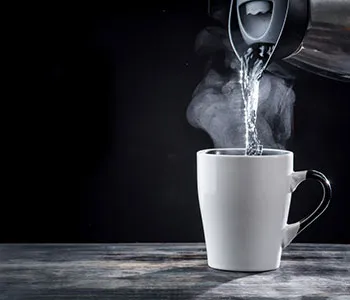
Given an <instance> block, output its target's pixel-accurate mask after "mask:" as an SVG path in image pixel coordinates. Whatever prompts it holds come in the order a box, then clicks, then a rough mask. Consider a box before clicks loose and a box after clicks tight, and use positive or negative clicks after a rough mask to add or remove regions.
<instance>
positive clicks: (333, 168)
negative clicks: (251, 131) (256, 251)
mask: <svg viewBox="0 0 350 300" xmlns="http://www.w3.org/2000/svg"><path fill="white" fill-rule="evenodd" d="M123 5H126V8H121V7H118V6H116V8H112V7H109V8H106V9H104V10H97V9H96V10H95V11H94V10H93V9H88V10H86V11H84V12H82V11H78V10H68V9H66V8H61V9H60V10H59V8H57V9H56V8H51V9H47V10H46V13H45V14H41V13H39V12H37V13H36V14H35V15H32V16H33V17H32V18H29V19H28V21H26V22H22V21H21V29H20V33H19V35H18V36H16V37H14V38H13V40H14V42H16V43H15V45H16V46H13V53H12V54H13V56H14V58H13V61H10V62H11V63H12V62H13V63H14V64H13V67H12V72H10V73H9V75H8V76H14V77H13V78H14V82H15V87H14V89H13V90H12V93H13V95H14V96H13V99H14V100H13V102H12V103H13V104H14V106H15V108H14V116H13V117H12V118H13V122H12V123H11V124H12V125H11V126H12V127H13V129H14V131H13V132H14V134H13V135H12V140H13V145H16V146H12V147H10V151H12V152H14V154H15V158H14V159H13V160H10V164H11V166H12V167H11V169H12V173H11V174H12V175H8V176H7V177H9V178H10V179H14V182H15V184H14V186H13V187H12V186H11V188H10V189H9V194H7V196H6V197H5V196H4V197H3V199H2V201H1V207H0V214H1V215H0V220H1V224H0V225H1V228H2V229H1V236H0V241H1V242H195V241H203V232H202V224H201V219H200V212H199V206H198V200H197V194H196V165H195V153H196V151H198V150H200V149H204V148H209V147H212V142H211V140H210V138H209V137H208V135H207V134H206V133H204V132H202V131H200V130H198V129H195V128H193V127H191V126H190V125H189V124H188V122H187V120H186V108H187V106H188V104H189V103H190V101H191V96H192V92H193V90H194V89H195V87H196V85H197V84H198V83H199V82H200V81H201V79H202V78H203V77H204V75H205V70H206V65H207V62H208V57H203V56H199V55H197V54H196V53H195V51H194V41H195V38H196V35H197V34H198V33H199V32H200V31H201V30H202V29H203V28H204V27H205V26H207V25H210V24H211V22H212V19H211V18H210V17H209V16H208V14H207V3H206V1H192V2H191V1H187V2H186V3H181V5H180V4H179V1H173V2H171V1H168V2H163V3H160V4H157V3H150V4H149V7H148V8H147V9H142V8H140V7H138V6H137V3H134V2H133V3H130V4H128V3H123ZM43 9H44V11H45V8H43ZM17 20H18V22H19V20H20V18H18V19H17ZM14 23H16V21H15V22H14ZM295 92H296V95H297V100H296V104H295V110H294V129H293V137H292V139H291V140H290V142H289V144H288V149H289V150H292V151H294V152H295V170H306V169H309V168H313V169H317V170H319V171H321V172H323V173H325V174H326V175H327V176H328V177H329V179H330V181H331V182H332V185H333V189H334V196H333V200H332V203H331V206H330V207H329V209H328V210H327V211H326V213H325V214H324V215H322V217H321V218H320V219H318V221H317V222H316V223H314V224H313V225H312V226H310V227H309V228H308V229H307V230H306V231H304V232H303V233H302V234H301V235H300V236H299V237H297V239H296V241H298V242H320V243H349V242H350V236H349V235H350V234H349V230H348V228H350V220H349V218H347V215H348V212H349V211H350V206H349V202H350V199H349V196H348V185H349V179H350V178H349V175H348V174H349V173H348V170H347V168H348V167H349V151H348V139H349V130H350V121H349V118H348V115H349V112H350V109H349V108H350V107H349V106H350V101H349V100H350V99H349V97H350V96H349V95H350V85H349V84H345V83H342V82H336V81H332V80H329V79H325V78H321V77H318V76H315V75H312V74H308V73H306V72H303V71H297V79H296V82H295ZM18 124H20V125H18ZM14 143H16V144H14ZM320 197H321V189H320V187H319V186H318V185H317V184H314V183H312V182H307V183H303V184H302V185H301V188H299V189H298V190H297V191H296V192H295V194H294V195H293V204H292V208H291V214H290V221H291V222H292V221H296V220H298V219H300V218H302V217H303V216H304V215H305V214H307V213H309V212H310V211H312V209H313V208H314V207H315V206H316V204H317V201H318V199H319V198H320Z"/></svg>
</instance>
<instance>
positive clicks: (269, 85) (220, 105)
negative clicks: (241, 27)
mask: <svg viewBox="0 0 350 300" xmlns="http://www.w3.org/2000/svg"><path fill="white" fill-rule="evenodd" d="M195 48H196V51H197V52H198V53H199V54H212V53H214V54H215V53H218V51H221V52H222V51H223V52H224V54H225V55H224V59H223V60H224V61H223V65H224V66H223V69H224V70H223V71H217V70H215V68H214V67H213V68H210V69H209V70H208V72H207V74H206V76H205V78H204V79H203V80H202V81H201V82H200V83H199V85H198V86H197V88H196V89H195V91H194V93H193V97H192V101H191V103H190V104H189V106H188V108H187V119H188V121H189V123H190V124H191V125H192V126H194V127H195V128H199V129H202V130H204V131H206V132H207V133H208V134H209V135H210V137H211V138H212V140H213V143H214V147H216V148H230V147H232V148H238V147H239V148H244V147H245V124H244V104H243V97H242V91H241V86H240V83H239V80H240V78H239V70H240V63H239V62H238V60H237V59H236V57H235V55H234V53H233V51H232V49H231V46H230V44H229V40H228V36H227V32H226V31H225V30H224V29H221V28H219V27H211V28H206V29H204V30H203V31H202V32H200V33H199V34H198V36H197V39H196V44H195ZM293 79H294V78H293V76H291V74H289V73H288V72H287V71H286V70H285V69H284V68H282V67H281V66H280V65H278V64H276V63H273V64H271V65H270V66H269V67H268V69H267V70H266V71H265V74H264V76H263V77H262V79H261V80H260V97H259V107H258V116H257V130H258V137H259V140H260V141H261V143H262V145H263V146H264V148H276V149H284V148H285V146H286V143H287V141H288V139H289V138H290V136H291V133H292V117H293V105H294V101H295V94H294V91H293V89H292V82H293Z"/></svg>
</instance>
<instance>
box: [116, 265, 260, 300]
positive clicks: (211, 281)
mask: <svg viewBox="0 0 350 300" xmlns="http://www.w3.org/2000/svg"><path fill="white" fill-rule="evenodd" d="M255 274H256V273H241V272H227V271H218V270H214V269H211V268H209V267H208V266H207V265H206V264H203V265H199V266H195V267H180V268H179V267H174V268H171V269H167V270H162V271H157V272H153V273H147V274H143V275H137V276H132V277H127V278H124V279H123V278H119V279H118V280H125V281H127V282H128V286H124V287H121V288H118V289H117V290H114V296H115V297H114V298H113V299H118V300H119V299H197V298H201V297H200V296H201V295H202V297H203V299H206V297H205V295H204V294H205V293H206V292H207V291H209V290H211V289H214V288H217V287H219V286H220V285H222V284H225V283H228V282H230V281H232V280H237V279H240V278H243V277H247V276H252V275H255ZM230 299H235V298H232V296H231V297H230ZM237 299H240V298H237Z"/></svg>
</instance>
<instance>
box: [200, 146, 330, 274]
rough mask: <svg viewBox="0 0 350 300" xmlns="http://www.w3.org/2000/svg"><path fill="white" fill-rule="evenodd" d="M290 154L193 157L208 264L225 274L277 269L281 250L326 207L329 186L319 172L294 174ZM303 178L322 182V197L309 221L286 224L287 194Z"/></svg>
mask: <svg viewBox="0 0 350 300" xmlns="http://www.w3.org/2000/svg"><path fill="white" fill-rule="evenodd" d="M293 157H294V155H293V153H292V152H289V151H284V150H273V149H264V151H263V155H261V156H246V155H245V150H244V149H208V150H202V151H199V152H198V153H197V184H198V198H199V205H200V211H201V217H202V223H203V229H204V238H205V244H206V250H207V259H208V265H209V267H211V268H214V269H219V270H227V271H241V272H245V271H246V272H260V271H268V270H274V269H277V268H279V266H280V261H281V253H282V249H283V248H285V247H286V246H288V245H289V244H290V242H291V241H292V240H293V239H294V238H295V237H296V236H297V235H298V234H299V233H300V232H301V231H302V230H304V229H305V228H306V227H307V226H308V225H310V224H311V223H312V222H313V221H314V220H315V219H317V218H318V217H319V216H320V215H321V214H322V213H323V212H324V211H325V209H326V208H327V207H328V204H329V201H330V199H331V193H332V191H331V186H330V183H329V181H328V180H327V178H326V177H325V176H324V175H323V174H322V173H320V172H318V171H314V170H309V171H301V172H294V171H293ZM306 179H316V180H317V181H319V182H320V183H321V184H322V187H323V191H324V193H323V199H322V201H321V203H320V205H319V206H318V207H317V209H316V210H315V211H314V212H313V213H312V214H311V215H309V216H308V217H306V218H304V219H303V220H301V221H299V222H297V223H294V224H287V219H288V213H289V206H290V201H291V195H292V192H293V191H294V190H295V189H296V188H297V186H298V185H299V184H300V183H301V182H302V181H304V180H306Z"/></svg>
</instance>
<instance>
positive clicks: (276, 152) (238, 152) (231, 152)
mask: <svg viewBox="0 0 350 300" xmlns="http://www.w3.org/2000/svg"><path fill="white" fill-rule="evenodd" d="M290 153H291V152H289V151H286V150H280V149H263V153H262V155H258V156H251V157H260V156H280V155H286V154H290ZM205 154H209V155H228V156H245V149H210V150H207V151H206V152H205Z"/></svg>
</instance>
